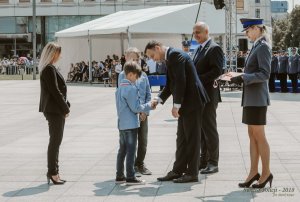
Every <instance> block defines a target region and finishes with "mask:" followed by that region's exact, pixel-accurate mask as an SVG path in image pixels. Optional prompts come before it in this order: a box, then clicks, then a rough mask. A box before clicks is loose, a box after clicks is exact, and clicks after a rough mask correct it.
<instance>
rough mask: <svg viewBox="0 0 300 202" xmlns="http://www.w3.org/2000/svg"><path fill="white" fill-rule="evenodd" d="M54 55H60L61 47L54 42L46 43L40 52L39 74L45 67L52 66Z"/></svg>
mask: <svg viewBox="0 0 300 202" xmlns="http://www.w3.org/2000/svg"><path fill="white" fill-rule="evenodd" d="M56 53H59V54H60V53H61V46H60V45H58V44H57V43H55V42H49V43H47V45H46V46H45V47H44V49H43V51H42V55H41V58H40V61H39V70H40V72H42V71H43V70H44V68H45V67H46V66H47V65H49V64H52V62H53V59H54V57H55V54H56Z"/></svg>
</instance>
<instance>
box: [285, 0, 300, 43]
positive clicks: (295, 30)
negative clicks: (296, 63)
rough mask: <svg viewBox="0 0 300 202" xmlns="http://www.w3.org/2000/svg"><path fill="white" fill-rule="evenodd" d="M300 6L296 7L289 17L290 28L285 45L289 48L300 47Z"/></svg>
mask: <svg viewBox="0 0 300 202" xmlns="http://www.w3.org/2000/svg"><path fill="white" fill-rule="evenodd" d="M299 20H300V6H299V5H298V6H296V7H295V8H294V9H293V11H292V12H291V14H290V16H289V22H290V26H289V29H288V32H287V35H286V37H285V43H286V45H287V46H289V47H299V46H300V21H299Z"/></svg>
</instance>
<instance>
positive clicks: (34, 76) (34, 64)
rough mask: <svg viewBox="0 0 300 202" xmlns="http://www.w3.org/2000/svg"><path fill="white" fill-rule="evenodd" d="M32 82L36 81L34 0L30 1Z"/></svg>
mask: <svg viewBox="0 0 300 202" xmlns="http://www.w3.org/2000/svg"><path fill="white" fill-rule="evenodd" d="M32 47H33V71H32V74H33V80H36V0H32Z"/></svg>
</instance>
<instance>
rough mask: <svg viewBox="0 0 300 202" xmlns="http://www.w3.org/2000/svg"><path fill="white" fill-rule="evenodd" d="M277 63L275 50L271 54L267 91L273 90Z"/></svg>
mask: <svg viewBox="0 0 300 202" xmlns="http://www.w3.org/2000/svg"><path fill="white" fill-rule="evenodd" d="M278 68H279V63H278V57H277V52H274V53H273V56H272V62H271V74H270V79H269V91H270V92H275V78H276V76H277V73H278Z"/></svg>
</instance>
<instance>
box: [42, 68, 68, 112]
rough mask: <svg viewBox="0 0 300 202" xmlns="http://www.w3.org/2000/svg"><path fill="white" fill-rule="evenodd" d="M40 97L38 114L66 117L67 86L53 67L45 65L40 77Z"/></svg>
mask: <svg viewBox="0 0 300 202" xmlns="http://www.w3.org/2000/svg"><path fill="white" fill-rule="evenodd" d="M40 85H41V95H40V105H39V112H45V113H56V114H62V115H66V114H68V113H69V112H70V109H69V108H70V103H69V102H68V101H67V85H66V82H65V80H64V78H63V76H62V75H61V74H60V73H59V72H58V71H57V69H56V68H55V67H54V66H53V65H47V66H46V67H45V68H44V69H43V70H42V71H41V75H40Z"/></svg>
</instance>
